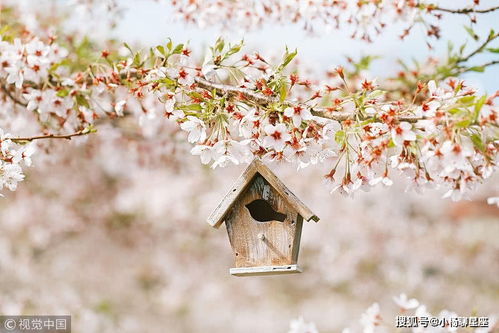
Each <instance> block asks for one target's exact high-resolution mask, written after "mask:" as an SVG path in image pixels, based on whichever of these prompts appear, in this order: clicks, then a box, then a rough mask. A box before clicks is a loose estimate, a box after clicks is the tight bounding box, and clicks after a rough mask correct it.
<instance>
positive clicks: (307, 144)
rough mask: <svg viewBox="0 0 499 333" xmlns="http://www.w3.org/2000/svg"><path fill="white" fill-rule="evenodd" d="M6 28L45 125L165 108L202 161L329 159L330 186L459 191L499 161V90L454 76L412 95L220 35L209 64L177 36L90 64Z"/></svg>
mask: <svg viewBox="0 0 499 333" xmlns="http://www.w3.org/2000/svg"><path fill="white" fill-rule="evenodd" d="M3 39H4V41H2V43H1V45H0V48H1V50H0V51H1V58H2V62H1V68H0V81H2V82H4V85H3V89H2V91H3V93H4V94H5V95H6V100H8V101H10V103H11V105H12V106H13V107H16V108H25V110H26V111H28V114H30V115H31V116H32V117H34V118H36V120H37V121H38V122H39V124H40V127H41V130H42V131H43V132H51V131H65V132H70V133H72V132H74V133H80V134H81V133H90V132H91V130H89V128H90V126H91V125H93V124H94V123H95V122H96V121H97V120H99V121H100V120H103V119H105V118H111V119H114V118H116V117H126V116H129V115H132V116H134V117H135V118H137V119H138V123H139V124H140V125H141V126H142V127H143V128H144V130H145V131H147V130H146V129H147V128H148V127H151V126H153V127H154V126H157V125H158V120H161V119H165V118H166V119H169V120H170V121H174V122H175V123H177V124H178V125H179V127H180V129H182V130H183V131H185V132H187V134H188V136H187V140H188V141H189V142H190V143H193V144H194V147H193V148H192V150H191V152H192V154H194V155H199V156H200V159H201V162H202V163H204V164H211V165H212V166H213V167H218V166H222V167H223V166H226V165H228V164H229V163H232V164H240V163H248V162H250V161H251V160H252V159H253V158H261V159H263V160H264V161H266V162H273V161H286V162H289V163H293V164H295V165H296V166H297V167H298V168H304V167H307V166H310V165H316V164H325V165H329V166H330V171H329V172H328V173H327V175H326V176H325V180H326V183H327V184H328V186H329V188H330V191H331V192H335V191H337V192H339V193H341V194H344V195H353V194H354V193H355V192H357V191H358V190H364V191H368V190H369V189H370V188H371V187H372V186H376V185H378V184H383V185H384V186H390V185H391V184H392V176H393V175H394V174H395V173H401V174H403V175H404V176H406V178H407V179H408V180H409V181H410V184H411V185H410V187H412V188H415V189H418V190H421V189H424V188H436V189H443V190H445V196H446V197H451V198H452V199H453V200H459V199H461V198H463V197H466V196H467V195H468V193H469V192H470V190H472V189H473V187H474V186H475V185H476V184H477V183H480V182H482V181H483V180H484V179H487V178H489V177H490V176H491V174H492V173H493V172H494V171H495V170H496V169H497V159H498V154H497V150H498V147H497V140H498V135H497V134H498V133H497V126H498V120H497V109H496V107H495V105H494V98H495V97H496V96H497V94H496V95H492V96H490V97H487V96H479V95H478V94H477V93H476V92H475V90H474V89H472V88H469V87H467V86H466V84H465V82H464V81H462V80H460V79H457V78H447V79H446V80H443V81H440V82H436V81H433V80H431V81H429V82H426V83H424V82H419V83H418V84H417V87H416V88H415V91H413V92H412V94H413V98H412V100H410V101H408V100H401V99H394V98H392V97H391V96H389V94H388V91H387V90H386V89H385V88H384V87H383V86H382V84H378V83H377V81H376V80H370V79H368V78H365V77H362V76H361V75H360V76H359V75H357V76H355V77H353V76H352V78H350V77H349V74H348V73H347V72H346V71H345V70H344V69H343V68H341V67H338V68H336V70H334V71H332V72H328V73H327V74H326V76H325V78H324V79H322V80H320V81H317V80H315V81H312V80H309V79H307V78H306V77H303V76H302V73H301V72H300V70H299V68H298V69H296V70H293V71H291V70H290V69H289V68H290V66H292V65H290V64H291V63H292V60H293V58H294V57H295V56H296V51H294V52H292V51H289V50H287V49H286V52H285V53H284V56H283V57H282V58H281V59H280V60H277V61H276V60H271V59H268V58H266V57H264V56H262V55H261V54H260V53H258V52H253V53H245V51H244V49H243V45H242V42H240V43H236V44H228V43H226V42H225V41H224V40H222V39H218V40H217V41H216V42H215V44H214V45H213V46H212V47H211V48H210V52H209V53H208V54H206V56H205V58H204V61H203V63H199V62H197V61H195V60H194V59H196V58H195V57H194V56H193V55H192V54H191V53H192V51H191V50H190V49H189V47H188V46H187V45H184V44H177V45H175V44H174V43H173V42H172V41H171V40H170V41H168V42H167V43H166V44H164V45H158V46H157V47H155V48H152V49H150V50H149V51H148V52H142V51H139V52H135V51H133V50H132V49H131V48H130V47H128V45H125V47H123V48H122V49H120V50H116V49H114V50H109V51H108V50H105V51H102V52H101V53H100V57H99V58H98V60H97V61H96V62H95V63H91V64H90V65H88V64H86V65H85V66H81V65H76V64H72V61H75V62H76V63H77V62H78V60H81V59H76V60H74V59H71V58H69V57H68V52H67V51H66V49H65V48H63V47H61V46H59V44H58V43H57V39H56V38H55V37H48V38H47V39H46V40H40V39H39V38H38V37H36V36H34V35H32V34H30V33H29V32H26V33H25V34H24V38H23V39H19V38H13V37H11V36H8V35H6V36H4V38H3ZM76 56H78V54H77V55H76ZM86 61H87V63H88V60H86Z"/></svg>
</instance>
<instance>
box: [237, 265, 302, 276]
mask: <svg viewBox="0 0 499 333" xmlns="http://www.w3.org/2000/svg"><path fill="white" fill-rule="evenodd" d="M229 272H230V274H231V275H234V276H260V275H278V274H293V273H301V272H302V270H301V268H300V267H299V266H298V265H281V266H260V267H236V268H231V269H230V270H229Z"/></svg>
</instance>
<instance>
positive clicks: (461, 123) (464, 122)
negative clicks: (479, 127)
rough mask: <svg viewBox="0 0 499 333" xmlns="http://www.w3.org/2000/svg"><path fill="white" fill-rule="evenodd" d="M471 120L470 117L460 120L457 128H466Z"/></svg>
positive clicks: (456, 125)
mask: <svg viewBox="0 0 499 333" xmlns="http://www.w3.org/2000/svg"><path fill="white" fill-rule="evenodd" d="M470 123H471V122H470V120H469V119H464V120H461V121H458V122H457V123H456V124H455V125H454V126H455V127H457V128H466V127H468V126H469V125H470Z"/></svg>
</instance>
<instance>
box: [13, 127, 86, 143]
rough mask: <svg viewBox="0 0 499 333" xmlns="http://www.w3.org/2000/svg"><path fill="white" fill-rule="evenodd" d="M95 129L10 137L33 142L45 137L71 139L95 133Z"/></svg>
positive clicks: (15, 140) (14, 140) (17, 140)
mask: <svg viewBox="0 0 499 333" xmlns="http://www.w3.org/2000/svg"><path fill="white" fill-rule="evenodd" d="M93 132H94V131H92V130H89V129H88V128H85V129H82V130H80V131H78V132H74V133H70V134H44V135H37V136H27V137H17V138H8V139H10V141H12V142H26V141H27V142H31V141H34V140H45V139H65V140H71V138H73V137H76V136H83V135H88V134H90V133H93Z"/></svg>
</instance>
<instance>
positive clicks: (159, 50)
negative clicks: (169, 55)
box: [156, 45, 166, 56]
mask: <svg viewBox="0 0 499 333" xmlns="http://www.w3.org/2000/svg"><path fill="white" fill-rule="evenodd" d="M156 50H158V52H159V53H160V54H161V55H163V56H164V55H166V53H165V48H164V47H163V46H162V45H158V46H156Z"/></svg>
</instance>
